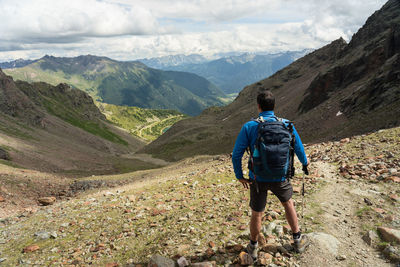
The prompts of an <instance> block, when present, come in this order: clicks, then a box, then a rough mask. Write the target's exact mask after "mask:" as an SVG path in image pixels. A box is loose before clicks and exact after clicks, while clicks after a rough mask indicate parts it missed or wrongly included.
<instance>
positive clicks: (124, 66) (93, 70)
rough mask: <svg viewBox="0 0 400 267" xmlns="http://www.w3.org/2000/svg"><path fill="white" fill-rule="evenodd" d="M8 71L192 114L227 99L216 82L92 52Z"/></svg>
mask: <svg viewBox="0 0 400 267" xmlns="http://www.w3.org/2000/svg"><path fill="white" fill-rule="evenodd" d="M5 72H6V73H7V74H8V75H11V76H13V78H14V79H16V80H23V81H28V82H37V81H43V82H47V83H50V84H52V85H57V84H59V83H67V84H69V85H72V86H74V87H76V88H79V89H81V90H84V91H86V92H87V93H89V94H90V95H91V96H92V97H93V98H94V99H96V100H98V101H101V102H105V103H109V104H114V105H127V106H138V107H142V108H156V109H176V110H179V111H181V112H183V113H186V114H188V115H196V114H199V113H200V112H201V111H202V110H203V109H205V108H206V107H209V106H213V105H222V103H223V101H222V100H221V98H223V97H225V95H224V94H223V93H222V91H220V90H219V89H218V88H217V87H216V86H214V85H213V84H211V83H210V82H208V81H207V80H205V79H204V78H202V77H199V76H197V75H194V74H189V73H184V72H164V71H161V70H157V69H152V68H148V67H147V66H145V65H144V64H142V63H139V62H118V61H115V60H112V59H109V58H106V57H96V56H90V55H88V56H79V57H75V58H57V57H52V56H45V57H43V58H41V59H39V60H37V61H35V62H34V63H32V64H29V65H27V66H25V67H23V68H15V69H7V70H5Z"/></svg>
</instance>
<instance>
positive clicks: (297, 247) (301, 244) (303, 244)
mask: <svg viewBox="0 0 400 267" xmlns="http://www.w3.org/2000/svg"><path fill="white" fill-rule="evenodd" d="M293 241H294V246H293V247H294V251H296V252H297V253H302V252H303V251H304V250H305V249H306V248H307V247H308V245H309V244H310V240H309V239H308V237H307V236H306V235H301V236H300V237H299V238H294V239H293Z"/></svg>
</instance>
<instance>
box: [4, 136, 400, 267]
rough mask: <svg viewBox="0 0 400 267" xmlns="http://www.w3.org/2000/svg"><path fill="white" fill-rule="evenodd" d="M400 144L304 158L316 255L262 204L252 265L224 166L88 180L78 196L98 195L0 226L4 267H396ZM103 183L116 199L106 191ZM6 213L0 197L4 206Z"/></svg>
mask: <svg viewBox="0 0 400 267" xmlns="http://www.w3.org/2000/svg"><path fill="white" fill-rule="evenodd" d="M399 133H400V129H399V128H395V129H390V130H385V131H380V132H378V133H374V134H371V135H366V136H359V137H354V138H351V139H345V140H342V141H340V142H329V143H322V144H316V145H310V146H307V147H306V150H307V153H308V155H310V159H311V173H310V175H309V176H307V177H306V198H305V200H306V201H305V211H304V215H305V216H304V219H303V221H304V226H303V227H302V228H303V231H304V232H306V233H307V234H308V235H309V236H310V238H311V241H312V244H311V245H310V247H309V248H308V249H307V250H306V251H305V252H304V253H303V254H296V253H294V252H293V249H292V245H291V233H290V229H289V227H288V225H287V223H286V221H285V217H284V212H283V209H282V207H281V205H280V203H279V202H278V201H277V199H276V198H275V197H269V198H268V205H267V209H266V212H265V216H264V218H263V231H262V232H263V235H262V236H261V237H260V240H259V242H260V246H261V248H262V249H261V251H260V252H259V261H258V262H257V263H253V262H252V260H251V259H250V258H249V257H248V255H247V254H246V253H245V252H244V247H245V246H246V244H247V242H248V236H249V230H248V222H249V218H250V209H249V207H248V201H249V196H248V192H247V191H246V190H244V189H243V187H242V186H241V185H240V184H239V183H238V182H237V181H236V180H235V178H234V174H233V170H232V167H231V159H230V158H229V156H228V155H221V156H213V157H211V156H203V157H195V158H190V159H186V160H183V161H181V162H179V163H176V164H171V165H168V166H165V167H163V168H160V169H154V170H147V171H138V172H135V173H128V174H121V175H109V176H93V177H88V178H85V179H82V181H81V182H82V184H83V183H93V184H95V183H99V186H98V187H100V188H98V187H88V188H86V189H87V191H80V192H82V193H80V194H78V195H77V196H76V197H74V198H72V199H70V200H67V199H65V200H62V199H57V200H56V201H55V203H51V204H52V205H49V206H37V207H36V208H35V209H33V210H29V211H28V212H21V213H18V214H17V215H16V216H10V217H2V218H1V219H0V265H1V266H64V265H66V266H90V265H91V266H109V267H110V266H143V265H147V264H149V263H150V265H151V266H171V267H172V266H174V265H175V264H176V263H177V264H178V265H179V266H181V267H183V266H187V265H189V264H190V265H191V266H197V267H200V266H215V265H218V266H222V265H224V266H231V265H233V266H239V265H254V264H256V265H265V266H271V267H275V266H396V263H398V262H399V258H400V256H399V255H400V253H399V244H398V243H397V242H399V241H400V238H399V235H398V230H396V229H399V226H400V210H399V197H398V194H399V193H400V187H399V182H400V170H399V167H398V166H399V159H400V157H399V156H400V155H399V153H400V149H399V147H398V146H399V144H400V142H398V141H399V140H398V139H399V136H400V135H399ZM243 164H244V165H245V164H246V163H245V161H244V162H243ZM296 164H299V163H296ZM299 169H300V166H299V165H297V170H299ZM15 171H18V169H15ZM31 178H32V179H33V178H34V177H33V176H32V177H31ZM104 181H107V182H112V183H115V187H113V188H105V187H104V186H106V187H107V183H105V184H104V183H103V182H104ZM121 181H123V183H122V184H119V182H121ZM129 181H130V182H129ZM301 182H302V175H301V174H300V173H298V174H297V175H296V176H295V177H294V178H293V180H292V184H293V187H294V196H293V198H294V200H295V203H296V207H297V210H298V212H299V214H300V211H301V200H302V198H301V194H300V192H301ZM127 183H128V184H127ZM2 194H3V193H2ZM8 201H9V200H8V199H7V196H5V198H4V199H3V202H2V203H1V205H7V204H9V203H8ZM383 227H384V228H383ZM396 231H397V232H396ZM378 233H379V235H378ZM396 238H397V239H396Z"/></svg>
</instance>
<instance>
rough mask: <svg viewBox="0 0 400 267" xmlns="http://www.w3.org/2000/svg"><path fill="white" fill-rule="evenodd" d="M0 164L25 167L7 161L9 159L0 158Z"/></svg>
mask: <svg viewBox="0 0 400 267" xmlns="http://www.w3.org/2000/svg"><path fill="white" fill-rule="evenodd" d="M0 164H3V165H7V166H10V167H13V168H19V169H25V168H24V167H21V166H20V165H18V164H17V163H14V162H12V161H9V160H4V159H0Z"/></svg>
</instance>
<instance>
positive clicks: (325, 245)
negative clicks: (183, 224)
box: [308, 232, 340, 256]
mask: <svg viewBox="0 0 400 267" xmlns="http://www.w3.org/2000/svg"><path fill="white" fill-rule="evenodd" d="M308 236H309V237H310V239H311V240H313V241H314V243H316V247H318V248H320V250H325V251H327V252H329V253H330V254H332V255H333V256H337V254H338V248H339V245H340V242H339V240H338V239H337V238H336V237H334V236H333V235H329V234H326V233H322V232H315V233H310V234H308Z"/></svg>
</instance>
